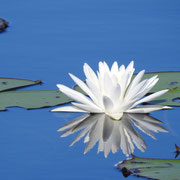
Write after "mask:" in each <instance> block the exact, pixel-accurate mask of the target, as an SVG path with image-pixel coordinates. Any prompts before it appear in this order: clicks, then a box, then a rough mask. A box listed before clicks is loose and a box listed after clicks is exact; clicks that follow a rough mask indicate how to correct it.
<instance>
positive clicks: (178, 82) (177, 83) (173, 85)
mask: <svg viewBox="0 0 180 180" xmlns="http://www.w3.org/2000/svg"><path fill="white" fill-rule="evenodd" d="M154 75H158V77H159V81H158V83H157V84H156V85H155V86H154V87H153V89H152V90H151V91H149V93H153V92H157V91H159V90H162V89H169V92H167V93H166V94H164V95H163V96H160V97H159V98H157V99H155V100H154V101H153V102H151V104H161V105H167V106H180V71H177V72H155V73H145V74H144V76H143V79H147V78H150V77H152V76H154ZM134 76H135V75H134ZM75 89H76V90H77V91H80V92H82V93H83V91H82V90H81V89H80V88H79V87H78V86H75Z"/></svg>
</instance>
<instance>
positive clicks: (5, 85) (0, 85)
mask: <svg viewBox="0 0 180 180" xmlns="http://www.w3.org/2000/svg"><path fill="white" fill-rule="evenodd" d="M40 83H41V81H40V80H37V81H31V80H26V79H14V78H0V92H2V91H7V90H12V89H17V88H22V87H26V86H32V85H36V84H40Z"/></svg>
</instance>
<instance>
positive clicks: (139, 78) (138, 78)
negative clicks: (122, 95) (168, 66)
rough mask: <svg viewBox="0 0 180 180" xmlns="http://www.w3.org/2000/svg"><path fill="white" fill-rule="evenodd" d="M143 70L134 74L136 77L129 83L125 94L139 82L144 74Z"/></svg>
mask: <svg viewBox="0 0 180 180" xmlns="http://www.w3.org/2000/svg"><path fill="white" fill-rule="evenodd" d="M144 72H145V70H142V71H140V72H139V73H138V74H137V75H136V77H135V78H134V79H133V81H132V83H131V85H130V86H129V88H128V90H127V93H126V95H128V93H129V91H131V90H133V89H134V88H135V87H136V86H137V85H138V84H139V82H140V81H141V79H142V77H143V75H144Z"/></svg>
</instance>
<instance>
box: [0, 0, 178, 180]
mask: <svg viewBox="0 0 180 180" xmlns="http://www.w3.org/2000/svg"><path fill="white" fill-rule="evenodd" d="M0 17H1V18H4V19H6V20H7V21H9V23H10V24H9V28H8V29H7V31H6V32H5V33H1V34H0V62H1V66H0V67H1V71H0V74H1V75H0V76H1V77H13V78H23V79H32V80H38V79H40V80H42V81H43V82H44V84H43V85H41V86H39V85H38V86H34V87H29V88H26V89H56V84H57V83H62V84H66V85H68V86H71V87H72V86H73V85H74V83H73V81H72V80H71V79H70V78H69V77H68V72H71V73H73V74H75V75H77V76H78V77H80V78H81V79H83V78H84V75H83V71H82V66H83V64H84V63H85V62H87V63H88V64H90V65H91V66H92V67H93V69H97V64H98V62H99V61H100V60H105V61H107V63H108V64H109V65H111V64H112V63H113V61H114V60H117V61H118V62H119V64H125V65H127V64H128V63H129V62H130V61H131V60H134V61H135V68H136V72H138V71H140V70H142V69H145V70H146V71H147V72H155V71H177V70H180V61H179V59H180V53H179V47H180V36H179V34H180V21H179V19H180V1H179V0H174V1H169V0H159V1H157V0H146V1H144V0H136V1H132V0H99V1H97V0H53V1H50V0H38V1H37V0H31V1H24V0H16V1H11V0H0ZM50 109H52V108H47V109H40V110H31V111H27V110H25V109H21V108H9V111H7V112H0V114H1V120H0V161H1V163H0V179H3V180H10V179H18V180H24V179H26V180H46V179H47V180H49V179H51V180H59V179H65V180H71V179H75V180H76V179H78V180H79V179H82V180H84V179H87V180H92V179H93V180H96V179H97V180H99V179H103V180H109V179H112V180H116V179H118V180H119V179H125V178H123V176H122V175H121V172H119V171H118V170H117V169H116V168H115V167H114V164H116V163H117V162H118V161H120V160H124V159H125V158H126V157H125V156H124V155H123V154H122V152H119V153H116V154H113V155H112V154H110V155H109V156H108V158H107V159H106V158H104V155H103V153H100V154H99V155H96V151H97V147H95V148H93V149H92V150H91V151H90V152H88V153H87V154H86V155H83V151H84V144H83V142H82V141H81V142H79V143H77V144H76V145H75V146H73V147H71V148H69V147H68V145H69V144H70V143H71V141H72V140H73V138H74V135H72V136H69V137H67V138H59V135H60V133H58V132H57V131H56V130H57V129H58V128H59V127H60V126H62V125H63V124H64V123H65V122H67V121H70V120H72V119H74V117H75V116H77V115H74V114H65V113H62V114H57V113H51V112H49V110H50ZM152 115H153V116H154V117H157V118H158V119H160V120H161V121H163V122H164V123H165V127H166V128H167V129H168V130H169V131H170V133H168V134H167V133H160V134H157V135H156V137H157V138H158V140H157V141H154V140H152V139H151V138H150V137H148V136H146V135H144V139H145V140H146V143H147V145H148V147H149V148H148V149H147V151H146V152H145V153H141V152H140V151H139V150H136V151H135V155H137V156H141V157H154V158H155V157H158V158H174V155H175V154H174V150H175V149H174V144H175V143H177V144H178V143H179V145H180V134H179V126H180V123H179V116H180V112H179V108H174V109H173V110H170V111H160V112H156V113H152ZM128 179H136V178H135V177H129V178H128Z"/></svg>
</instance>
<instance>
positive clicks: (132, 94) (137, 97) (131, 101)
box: [52, 61, 169, 120]
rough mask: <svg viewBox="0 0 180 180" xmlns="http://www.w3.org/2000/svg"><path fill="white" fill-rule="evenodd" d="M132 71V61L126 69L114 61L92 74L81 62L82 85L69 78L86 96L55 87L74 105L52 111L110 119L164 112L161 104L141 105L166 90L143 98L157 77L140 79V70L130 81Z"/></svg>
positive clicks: (61, 87)
mask: <svg viewBox="0 0 180 180" xmlns="http://www.w3.org/2000/svg"><path fill="white" fill-rule="evenodd" d="M134 70H135V69H134V62H133V61H132V62H130V64H129V65H128V66H127V68H125V66H124V65H121V66H120V67H118V63H117V62H114V63H113V65H112V67H111V68H109V67H108V65H107V64H106V62H99V71H97V74H96V73H95V72H94V71H93V70H92V69H91V67H90V66H89V65H88V64H87V63H85V64H84V73H85V76H86V81H85V82H83V81H82V80H80V79H79V78H77V77H76V76H74V75H72V74H69V75H70V76H71V78H72V79H73V80H74V82H75V83H76V84H77V85H78V86H79V87H80V88H81V89H82V90H83V91H84V92H85V93H86V94H87V95H88V96H86V95H84V94H82V93H80V92H78V91H76V90H73V89H71V88H69V87H67V86H64V85H61V84H58V85H57V86H58V88H59V89H60V91H62V92H63V93H64V94H66V95H67V96H68V97H70V98H71V99H72V100H74V101H76V102H72V105H73V106H64V107H59V108H56V109H54V110H52V111H60V112H88V113H105V114H106V115H108V116H109V117H111V118H112V119H115V120H119V119H121V117H122V116H123V113H125V112H126V113H150V112H152V111H157V110H160V109H168V108H169V107H168V106H162V105H141V104H142V103H144V102H149V101H152V100H154V99H155V98H157V97H159V96H161V95H163V94H164V93H166V92H167V91H168V89H165V90H161V91H158V92H155V93H153V94H150V95H148V96H145V95H146V94H147V93H148V92H149V91H150V90H151V89H152V88H153V87H154V86H155V84H156V83H157V82H158V80H159V78H158V77H157V75H156V76H153V77H151V78H150V79H145V80H142V77H143V75H144V73H145V71H144V70H142V71H140V72H139V73H138V74H137V75H136V76H135V78H134V79H133V80H132V76H133V73H134ZM141 80H142V81H141ZM144 96H145V97H144Z"/></svg>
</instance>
